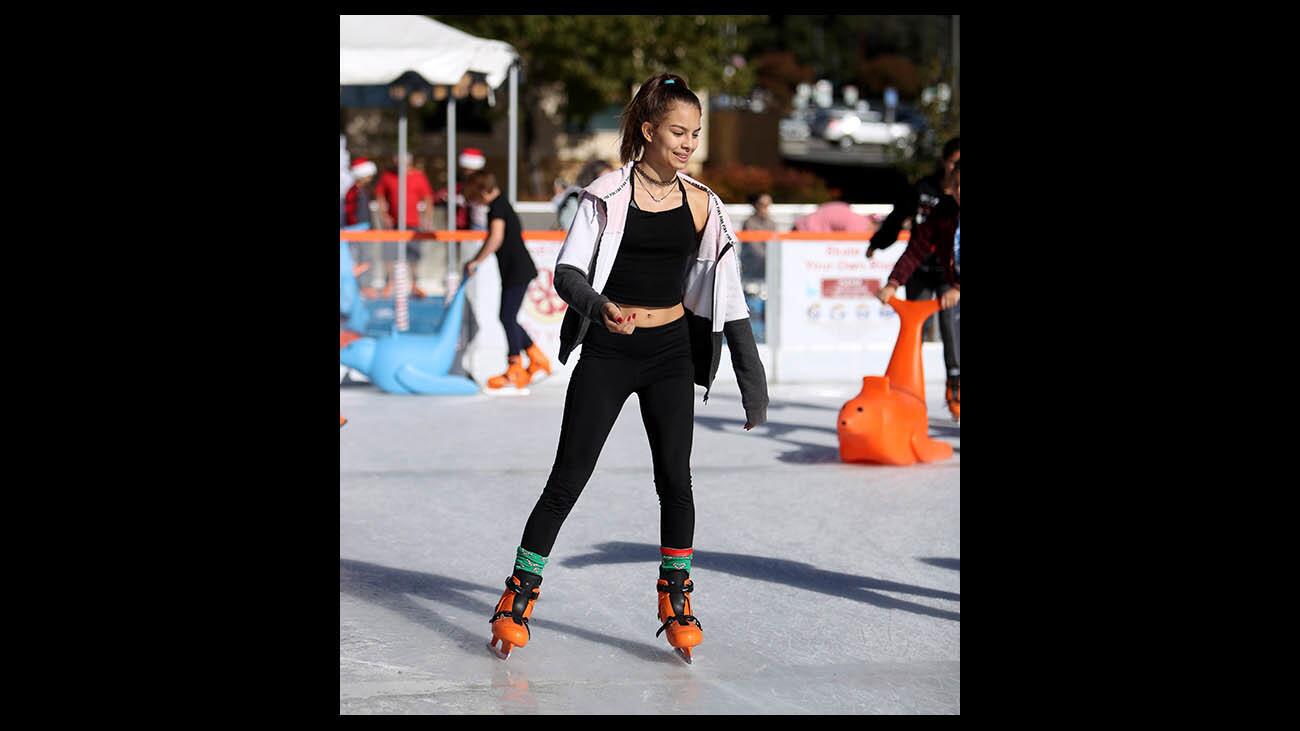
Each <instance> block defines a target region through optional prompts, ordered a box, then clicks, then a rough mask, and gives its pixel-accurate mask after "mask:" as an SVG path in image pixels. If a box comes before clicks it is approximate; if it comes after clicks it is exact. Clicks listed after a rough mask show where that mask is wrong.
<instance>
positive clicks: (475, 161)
mask: <svg viewBox="0 0 1300 731" xmlns="http://www.w3.org/2000/svg"><path fill="white" fill-rule="evenodd" d="M486 165H487V158H486V157H484V156H483V151H482V150H480V149H477V148H474V147H466V148H465V149H463V150H461V151H460V166H461V167H463V168H465V169H466V170H482V169H483V167H484V166H486Z"/></svg>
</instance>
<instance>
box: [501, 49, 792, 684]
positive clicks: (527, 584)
mask: <svg viewBox="0 0 1300 731" xmlns="http://www.w3.org/2000/svg"><path fill="white" fill-rule="evenodd" d="M700 112H701V109H700V101H699V98H698V97H696V95H695V94H694V93H693V92H692V91H691V90H690V89H689V88H687V86H686V80H685V79H683V78H682V77H680V76H677V75H674V74H658V75H656V76H653V77H651V78H650V79H648V80H646V82H645V83H643V84H642V85H641V88H640V90H639V91H637V93H636V96H635V97H634V98H633V99H632V101H631V102H630V103H629V104H628V106H627V108H626V109H625V110H624V113H623V121H622V126H621V132H622V140H621V147H620V155H621V157H622V161H623V166H622V167H621V168H620V169H618V170H613V171H611V172H609V173H606V174H605V175H602V176H601V177H599V178H597V179H596V180H595V181H594V182H593V183H592V184H591V185H589V186H587V188H585V189H584V191H583V195H582V200H581V203H580V204H579V207H578V212H577V215H576V216H575V217H574V220H573V223H572V225H571V226H570V228H569V233H568V236H567V238H565V240H564V245H563V247H561V249H560V255H559V259H558V262H557V265H556V271H555V289H556V292H558V293H559V295H560V297H561V298H563V299H564V301H565V302H567V303H568V304H569V310H568V312H566V313H565V316H564V322H563V323H562V325H561V328H560V352H559V359H560V362H561V363H564V362H566V360H567V358H568V356H569V354H570V352H571V351H572V350H573V348H574V347H576V346H577V345H578V344H582V346H583V348H582V357H581V359H580V360H579V361H578V365H577V366H576V367H575V368H574V370H573V374H572V377H571V380H570V381H569V387H568V392H567V394H566V396H565V402H564V416H563V421H562V423H561V427H560V441H559V446H558V448H557V449H556V455H555V462H554V465H553V466H552V468H551V474H550V477H549V478H548V479H547V481H546V487H545V489H544V490H543V491H542V495H541V497H540V498H539V499H538V501H537V504H536V506H534V508H533V511H532V514H531V515H530V516H529V518H528V522H527V524H526V525H525V526H524V533H523V537H522V539H521V540H520V542H519V546H518V548H517V549H516V557H515V570H514V573H513V574H512V575H511V576H510V577H509V578H507V579H506V590H505V592H504V593H503V594H502V596H501V601H500V602H499V603H498V604H497V607H496V611H495V613H494V614H493V615H492V617H491V620H490V622H491V625H492V639H491V640H490V641H489V646H490V647H493V648H494V649H495V650H496V651H497V652H498V654H499V655H500V656H501V657H508V656H509V654H510V651H511V649H512V648H514V647H523V646H524V645H526V644H527V643H528V640H529V637H530V635H531V630H530V629H529V627H528V621H529V618H530V617H531V616H532V613H533V608H534V605H535V603H536V601H537V598H538V596H539V595H540V592H539V587H540V586H541V583H542V571H543V569H544V568H545V567H546V563H547V561H548V560H549V558H550V556H551V548H552V547H553V545H554V543H555V539H556V536H557V535H558V534H559V530H560V525H561V524H562V523H563V522H564V519H565V518H566V517H567V516H568V514H569V511H570V510H571V509H572V508H573V505H574V503H575V502H576V501H577V499H578V495H579V494H580V493H581V492H582V489H583V487H585V486H586V484H587V480H588V478H590V477H591V474H592V471H593V470H594V469H595V466H596V459H597V457H598V456H599V455H600V450H601V448H602V447H603V446H604V444H605V439H606V437H607V436H608V435H609V431H610V428H611V427H612V426H613V425H614V421H615V419H616V418H617V417H618V414H619V411H620V410H621V409H622V407H623V403H624V402H625V401H626V400H627V398H628V396H630V395H631V394H633V393H635V394H637V396H638V400H639V402H640V405H641V420H642V422H643V423H644V424H645V429H646V436H647V437H648V439H649V442H650V450H651V453H652V457H653V463H654V480H655V490H656V492H657V493H658V494H659V511H660V513H659V532H660V545H661V546H662V548H661V551H660V553H661V555H660V564H659V580H658V583H657V589H658V592H659V593H658V611H659V622H660V626H659V627H658V631H657V632H656V636H659V635H661V634H664V633H665V632H666V633H667V640H668V644H669V645H671V646H672V647H673V648H674V649H675V650H676V651H677V652H678V654H679V655H681V657H682V658H683V659H684V660H686V661H687V662H690V661H691V648H692V647H694V646H696V645H698V644H700V641H701V640H702V639H703V627H702V625H701V623H700V621H699V620H698V619H696V618H695V616H694V615H693V612H692V609H691V598H690V593H691V592H692V590H693V589H694V588H695V587H694V583H693V582H692V581H691V579H690V572H691V559H692V545H693V542H694V533H695V504H694V500H693V497H692V493H691V469H690V458H691V438H692V431H693V427H694V418H695V415H694V408H695V407H694V402H693V400H692V399H693V398H694V394H695V386H694V384H697V383H698V384H699V385H701V386H704V387H705V394H704V399H705V401H706V402H707V400H708V388H709V387H710V385H711V384H712V382H713V378H714V375H715V374H716V373H717V369H718V360H719V357H720V354H721V348H722V338H723V335H724V334H725V336H726V338H727V344H728V348H729V350H730V352H731V362H732V366H733V368H734V369H735V372H736V377H737V380H738V381H739V383H740V391H741V403H742V406H743V407H744V410H745V429H746V430H749V429H752V428H754V427H755V426H758V425H759V424H762V423H763V422H764V421H766V419H767V401H768V400H767V380H766V376H765V374H764V371H763V366H762V364H761V363H760V362H759V359H758V349H757V347H756V346H755V344H754V335H753V331H752V330H750V324H749V310H748V308H747V306H746V305H745V298H744V294H743V292H742V290H741V281H740V264H739V257H738V256H737V254H738V253H739V252H738V251H737V250H736V249H737V247H738V245H739V244H738V242H737V241H736V237H735V235H734V233H733V228H732V224H731V220H730V218H729V217H728V216H727V212H726V209H725V208H723V205H722V201H721V200H720V199H719V198H718V197H717V196H716V195H714V193H713V192H712V191H711V190H709V189H708V188H706V187H705V186H704V185H703V184H701V183H699V182H698V181H696V180H693V179H692V178H690V177H689V176H687V175H686V174H685V173H684V172H683V170H684V169H685V168H686V166H687V163H688V162H689V161H690V158H691V154H692V153H693V152H694V151H695V149H696V147H697V146H698V145H699V135H700V132H701V129H700ZM647 629H648V628H647Z"/></svg>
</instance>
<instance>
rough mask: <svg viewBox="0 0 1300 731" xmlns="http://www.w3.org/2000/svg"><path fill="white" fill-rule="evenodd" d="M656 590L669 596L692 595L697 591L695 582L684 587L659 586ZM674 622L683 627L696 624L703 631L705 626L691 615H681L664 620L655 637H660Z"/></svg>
mask: <svg viewBox="0 0 1300 731" xmlns="http://www.w3.org/2000/svg"><path fill="white" fill-rule="evenodd" d="M656 588H657V589H658V590H659V592H660V593H662V594H669V595H671V594H690V593H691V592H692V591H695V582H693V581H692V582H691V583H689V584H687V585H686V586H684V587H677V586H674V585H673V584H672V583H669V584H667V585H659V586H657V587H656ZM674 611H676V610H674ZM673 622H676V623H677V624H680V625H681V626H683V627H688V626H690V625H691V624H694V625H695V626H696V627H699V628H700V630H701V631H703V630H704V625H702V624H700V620H698V619H696V618H695V617H694V616H692V615H690V614H679V615H676V616H673V617H669V618H668V619H666V620H664V623H663V626H662V627H660V628H659V631H658V632H655V637H658V636H659V635H661V634H663V633H664V630H666V629H668V628H669V627H670V626H672V623H673Z"/></svg>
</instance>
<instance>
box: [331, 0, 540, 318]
mask: <svg viewBox="0 0 1300 731" xmlns="http://www.w3.org/2000/svg"><path fill="white" fill-rule="evenodd" d="M518 60H519V54H518V53H517V52H516V51H515V49H514V47H513V46H511V45H510V44H509V43H505V42H502V41H494V40H488V39H485V38H477V37H475V36H472V35H470V34H468V33H465V32H463V31H459V30H456V29H455V28H452V27H451V26H448V25H445V24H443V23H439V22H438V21H436V20H433V19H431V18H426V17H425V16H423V15H340V16H339V85H340V86H377V85H387V84H393V83H394V82H396V81H398V79H400V78H401V77H402V76H403V75H404V74H406V73H408V72H414V73H416V74H418V75H419V76H420V77H421V78H423V79H424V80H425V81H426V82H428V83H429V84H430V85H433V86H455V85H457V84H459V83H460V81H461V80H462V79H463V78H464V77H465V74H466V73H469V72H474V73H478V74H483V75H484V76H485V77H486V78H487V83H488V86H489V87H490V88H493V89H495V88H496V87H498V86H500V85H501V83H502V82H504V81H505V80H506V78H507V76H508V77H509V79H510V116H509V120H510V122H509V123H510V133H509V135H510V150H509V159H508V160H507V166H508V167H507V170H508V178H509V182H508V184H507V188H506V191H505V192H506V199H507V200H508V201H509V202H510V203H511V204H512V205H513V204H514V203H516V200H517V199H516V195H517V188H518V184H517V180H518V173H517V171H518V160H519V140H518V130H519V124H518V119H519V115H518V109H519V98H518V97H519V95H518V85H519V84H518V77H519V74H518ZM406 109H407V102H406V100H405V99H400V100H398V124H397V129H398V141H397V145H398V147H397V149H398V180H399V182H398V186H397V190H398V206H397V207H398V210H397V211H396V212H395V214H394V217H395V218H396V219H397V222H398V225H397V227H398V229H399V230H402V231H404V230H406V210H407V208H406ZM447 173H448V181H447V187H448V190H449V191H450V190H454V189H455V184H456V180H455V178H456V96H455V95H454V94H450V95H448V97H447ZM455 220H456V196H455V195H448V196H447V225H448V227H454V226H455ZM397 251H398V255H397V259H398V267H399V273H398V277H399V279H400V278H403V277H404V276H405V274H404V273H405V272H406V271H407V269H406V247H405V246H404V245H402V246H398V247H397ZM447 258H448V267H447V280H448V282H447V283H448V293H449V294H450V293H451V291H452V289H453V287H454V284H455V282H456V281H458V280H459V276H458V275H457V274H456V272H455V267H454V266H452V265H451V264H452V262H453V261H454V260H455V259H456V256H455V250H454V248H453V247H448V249H447ZM396 291H397V302H396V307H395V309H396V315H397V316H396V318H395V320H396V324H397V329H398V330H399V331H405V330H407V329H408V325H409V323H408V305H407V293H406V288H405V286H404V285H403V286H399V287H397V288H396Z"/></svg>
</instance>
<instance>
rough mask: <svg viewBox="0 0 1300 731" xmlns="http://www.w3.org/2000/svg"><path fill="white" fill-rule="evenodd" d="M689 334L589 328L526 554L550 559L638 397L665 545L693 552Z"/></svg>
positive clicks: (680, 322) (672, 328) (527, 529)
mask: <svg viewBox="0 0 1300 731" xmlns="http://www.w3.org/2000/svg"><path fill="white" fill-rule="evenodd" d="M689 332H690V331H689V328H688V327H687V324H686V318H685V317H682V318H679V319H677V320H674V321H673V322H670V323H668V324H667V325H660V326H659V327H653V328H640V327H638V328H637V329H635V330H633V331H632V334H631V335H616V334H614V333H611V332H609V331H608V330H606V329H605V326H604V325H603V324H601V323H598V322H593V323H591V325H590V327H589V328H588V329H587V336H586V337H585V338H584V340H583V346H582V357H581V358H580V359H579V360H578V365H577V366H576V367H575V368H574V369H573V375H572V377H571V378H570V380H569V390H568V394H567V395H566V396H565V400H564V420H563V422H562V425H561V427H560V445H559V447H558V448H557V449H556V452H555V464H554V465H553V466H552V467H551V476H550V477H549V478H548V479H547V480H546V489H544V490H543V491H542V496H541V498H539V499H538V500H537V505H536V506H534V507H533V512H532V515H530V516H529V517H528V524H527V525H525V526H524V537H523V539H522V540H521V541H520V545H521V546H523V547H524V549H525V550H528V551H532V552H533V553H536V554H540V555H542V556H549V555H551V549H552V547H553V546H554V545H555V537H556V536H557V535H558V534H559V532H560V525H561V524H563V523H564V519H565V518H566V517H568V515H569V511H570V510H572V509H573V504H574V503H575V502H577V500H578V495H580V494H582V488H583V487H585V486H586V484H587V480H588V479H589V478H590V477H591V473H592V470H594V469H595V467H596V459H597V458H598V457H599V456H600V450H601V448H602V447H604V446H605V439H606V437H608V436H609V430H610V429H611V428H612V427H613V426H614V420H615V419H617V418H618V414H619V412H620V411H621V410H622V409H623V402H625V401H627V397H628V396H629V395H631V394H633V393H635V394H636V395H637V397H638V400H639V401H640V402H641V421H642V422H643V423H644V424H645V431H646V436H647V437H649V440H650V454H651V457H652V458H653V461H654V478H655V491H656V492H658V493H659V537H660V541H661V545H663V546H668V547H670V548H691V541H692V540H694V537H695V499H694V496H693V495H692V494H691V436H692V432H693V431H694V427H695V402H694V398H695V383H694V370H693V366H692V364H691V346H690V339H689Z"/></svg>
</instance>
